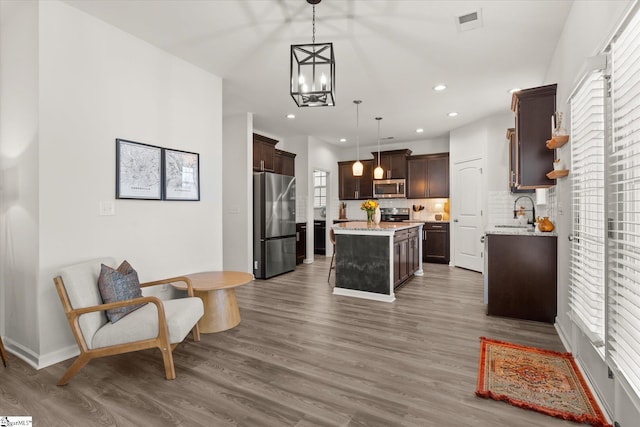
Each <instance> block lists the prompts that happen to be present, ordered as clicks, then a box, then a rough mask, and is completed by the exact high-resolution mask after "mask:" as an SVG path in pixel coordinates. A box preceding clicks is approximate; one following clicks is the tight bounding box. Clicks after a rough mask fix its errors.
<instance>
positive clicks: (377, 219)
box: [373, 206, 382, 225]
mask: <svg viewBox="0 0 640 427" xmlns="http://www.w3.org/2000/svg"><path fill="white" fill-rule="evenodd" d="M380 219H382V213H381V212H380V206H376V210H375V211H373V223H374V224H375V225H378V224H380Z"/></svg>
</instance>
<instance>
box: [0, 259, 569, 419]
mask: <svg viewBox="0 0 640 427" xmlns="http://www.w3.org/2000/svg"><path fill="white" fill-rule="evenodd" d="M318 258H320V259H316V261H315V262H314V263H313V264H310V265H299V266H298V267H297V269H296V271H295V272H293V273H289V274H286V275H283V276H280V277H276V278H272V279H270V280H256V281H255V282H253V283H252V284H248V285H245V286H242V287H239V288H237V289H236V291H237V298H238V303H239V305H240V313H241V316H242V321H241V323H240V324H239V325H238V326H237V327H235V328H233V329H231V330H228V331H225V332H220V333H216V334H202V340H201V341H200V342H198V343H194V342H193V341H190V337H189V338H187V341H185V342H184V343H182V344H181V345H180V346H178V347H177V348H176V350H175V351H174V360H175V365H176V373H177V378H176V379H175V380H173V381H167V380H165V379H164V371H163V365H162V358H161V357H160V354H159V352H158V351H156V350H146V351H142V352H138V353H131V354H126V355H120V356H113V357H107V358H101V359H97V360H93V361H91V362H90V363H89V365H88V366H86V367H85V368H83V369H82V370H81V371H80V373H79V374H78V375H77V376H76V377H74V378H73V379H72V380H71V381H70V383H69V384H68V385H67V386H64V387H58V386H56V385H55V384H56V381H57V380H58V379H59V378H60V376H62V374H63V373H64V372H65V370H66V369H67V367H68V366H69V365H70V364H71V362H72V360H68V361H65V362H62V363H59V364H57V365H54V366H51V367H48V368H46V369H42V370H39V371H35V370H33V369H32V368H31V367H29V366H28V365H27V364H26V363H24V362H22V361H21V360H20V359H18V358H16V357H15V356H11V355H10V356H9V359H10V361H9V366H8V367H7V368H4V369H2V368H0V415H30V416H32V417H33V421H34V425H36V426H49V425H50V426H67V425H68V426H79V425H82V426H94V425H96V426H97V425H100V426H108V425H117V426H141V425H145V426H167V425H169V426H227V425H238V426H278V427H279V426H298V427H306V426H353V427H355V426H385V427H387V426H496V425H500V426H514V427H518V426H523V427H524V426H527V427H532V426H533V427H535V426H540V427H542V426H545V427H547V426H575V425H576V424H575V423H570V422H568V421H562V420H559V419H555V418H551V417H548V416H545V415H541V414H538V413H536V412H533V411H528V410H524V409H519V408H515V407H513V406H510V405H507V404H505V403H503V402H496V401H493V400H487V399H482V398H478V397H476V396H475V394H474V392H475V389H476V379H477V366H478V357H479V348H480V344H479V340H478V338H479V337H480V336H483V335H484V336H487V337H491V338H495V339H501V340H507V341H512V342H517V343H521V344H525V345H532V346H538V347H541V348H548V349H552V350H559V351H564V349H563V347H562V344H561V342H560V340H559V338H558V336H557V334H556V332H555V330H554V328H553V326H551V325H547V324H541V323H535V322H527V321H517V320H510V319H502V318H495V317H488V316H486V315H485V313H484V310H485V307H484V305H483V302H482V298H483V288H482V286H483V285H482V276H481V275H480V274H478V273H474V272H470V271H466V270H462V269H457V268H452V267H448V266H446V265H439V264H424V270H425V275H424V276H423V277H415V278H413V279H412V280H411V281H410V282H409V283H408V284H407V285H406V286H404V287H403V288H402V289H401V290H400V291H399V292H398V293H397V295H396V297H397V300H396V301H395V302H394V303H384V302H374V301H368V300H362V299H356V298H350V297H337V296H334V295H332V294H331V287H330V286H329V285H328V284H327V272H328V271H329V258H327V259H324V258H323V257H318ZM332 280H333V275H332Z"/></svg>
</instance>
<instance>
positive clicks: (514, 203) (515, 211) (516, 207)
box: [513, 196, 536, 225]
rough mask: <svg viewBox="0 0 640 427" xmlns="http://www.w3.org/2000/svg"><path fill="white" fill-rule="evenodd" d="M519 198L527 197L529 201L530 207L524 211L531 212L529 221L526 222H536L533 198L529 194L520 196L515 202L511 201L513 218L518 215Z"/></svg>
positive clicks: (532, 223) (533, 223)
mask: <svg viewBox="0 0 640 427" xmlns="http://www.w3.org/2000/svg"><path fill="white" fill-rule="evenodd" d="M520 199H529V201H530V202H531V209H525V210H524V211H525V212H531V222H529V221H527V224H531V225H535V224H536V204H535V203H533V199H532V198H531V197H529V196H520V197H518V198H517V199H516V200H515V202H513V219H516V218H517V217H518V215H517V214H518V210H519V209H518V200H520Z"/></svg>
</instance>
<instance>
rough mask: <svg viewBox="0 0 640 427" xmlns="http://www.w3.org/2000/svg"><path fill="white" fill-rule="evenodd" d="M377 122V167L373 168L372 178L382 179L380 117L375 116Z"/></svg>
mask: <svg viewBox="0 0 640 427" xmlns="http://www.w3.org/2000/svg"><path fill="white" fill-rule="evenodd" d="M376 120H377V122H378V167H377V168H375V169H374V170H373V179H382V178H383V177H384V170H382V167H381V166H380V120H382V117H376Z"/></svg>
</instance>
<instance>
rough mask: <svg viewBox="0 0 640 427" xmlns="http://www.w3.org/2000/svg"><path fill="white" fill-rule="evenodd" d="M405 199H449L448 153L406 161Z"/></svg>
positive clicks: (412, 157)
mask: <svg viewBox="0 0 640 427" xmlns="http://www.w3.org/2000/svg"><path fill="white" fill-rule="evenodd" d="M407 188H408V191H407V198H408V199H427V198H448V197H449V153H439V154H425V155H420V156H411V157H409V159H408V161H407Z"/></svg>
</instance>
